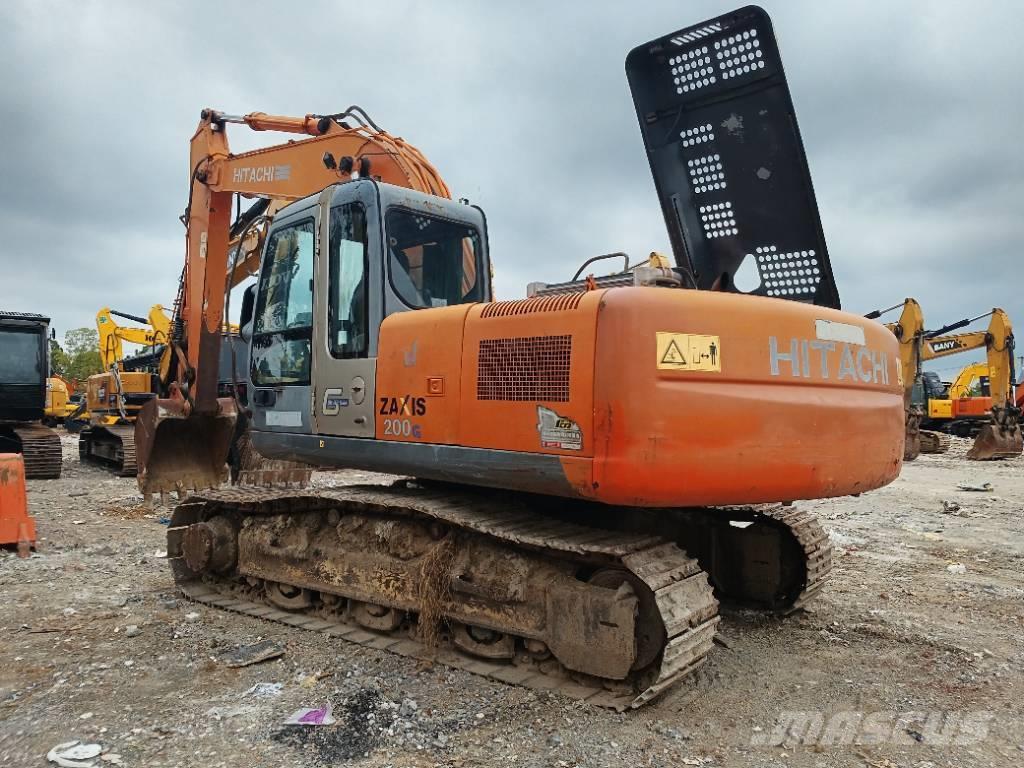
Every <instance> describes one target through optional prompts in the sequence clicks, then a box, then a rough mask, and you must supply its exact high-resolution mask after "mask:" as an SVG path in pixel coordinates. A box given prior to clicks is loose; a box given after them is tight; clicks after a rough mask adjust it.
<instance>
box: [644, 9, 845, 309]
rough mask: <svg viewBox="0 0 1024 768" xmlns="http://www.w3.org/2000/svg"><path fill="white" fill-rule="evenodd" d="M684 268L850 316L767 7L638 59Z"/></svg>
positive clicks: (655, 161)
mask: <svg viewBox="0 0 1024 768" xmlns="http://www.w3.org/2000/svg"><path fill="white" fill-rule="evenodd" d="M626 74H627V76H628V78H629V86H630V89H631V90H632V92H633V103H634V104H635V105H636V111H637V117H638V118H639V119H640V129H641V131H642V133H643V137H644V144H645V146H646V147H647V156H648V159H649V160H650V163H651V172H652V173H653V174H654V184H655V186H656V187H657V190H658V197H659V199H660V201H661V206H662V211H663V212H664V214H665V221H666V223H667V225H668V231H669V237H670V238H671V242H672V250H673V252H674V254H675V258H676V263H677V264H678V265H679V266H681V267H684V268H686V269H689V270H690V271H692V272H693V273H694V275H695V277H696V280H697V286H698V287H699V288H705V289H708V288H713V287H735V288H736V289H737V290H740V291H742V292H744V293H754V294H759V295H762V296H777V297H780V298H786V299H796V300H798V301H807V302H814V303H815V304H822V305H825V306H830V307H836V308H838V307H839V293H838V291H837V290H836V285H835V281H834V280H833V278H832V267H831V264H830V263H829V258H828V250H827V249H826V247H825V236H824V233H823V232H822V229H821V219H820V217H819V215H818V206H817V203H816V202H815V199H814V188H813V187H812V185H811V176H810V172H809V171H808V169H807V158H806V156H805V154H804V148H803V143H802V142H801V140H800V131H799V129H798V127H797V123H796V114H795V113H794V111H793V103H792V100H791V99H790V95H789V86H788V85H787V84H786V76H785V74H784V72H783V71H782V62H781V60H780V58H779V51H778V47H777V46H776V43H775V35H774V34H773V33H772V26H771V20H770V19H769V18H768V14H767V13H765V12H764V11H763V10H761V9H760V8H757V7H755V6H748V7H746V8H742V9H740V10H738V11H735V12H733V13H729V14H725V15H724V16H720V17H718V18H716V19H712V20H710V21H707V22H704V23H702V24H699V25H697V26H694V27H689V28H688V29H684V30H681V31H679V32H675V33H673V34H671V35H667V36H666V37H662V38H660V39H658V40H654V41H652V42H650V43H646V44H645V45H641V46H639V47H638V48H635V49H634V50H633V51H631V52H630V54H629V56H628V57H627V58H626Z"/></svg>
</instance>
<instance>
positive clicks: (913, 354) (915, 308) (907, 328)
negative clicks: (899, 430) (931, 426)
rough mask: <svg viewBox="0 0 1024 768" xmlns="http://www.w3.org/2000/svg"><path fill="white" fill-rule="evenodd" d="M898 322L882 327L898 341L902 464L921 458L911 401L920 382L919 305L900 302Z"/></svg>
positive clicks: (874, 315)
mask: <svg viewBox="0 0 1024 768" xmlns="http://www.w3.org/2000/svg"><path fill="white" fill-rule="evenodd" d="M900 306H901V305H899V304H897V305H895V306H892V307H889V308H888V309H882V310H876V311H874V312H869V313H868V314H867V315H865V317H867V318H868V319H869V320H876V319H878V318H879V317H881V316H882V315H883V314H885V313H886V312H890V311H892V310H894V309H898V308H899V307H900ZM902 307H903V309H902V311H901V312H900V319H899V320H898V321H897V322H895V323H886V324H885V327H886V328H888V329H889V330H890V331H892V333H893V335H894V336H895V337H896V338H897V339H898V340H899V343H900V352H899V361H900V371H901V372H902V376H903V408H904V411H905V412H906V439H905V441H904V444H903V460H904V461H913V460H914V459H916V458H917V457H918V456H919V455H920V454H921V420H922V418H924V412H923V411H922V409H921V408H920V407H919V406H917V405H915V403H914V399H913V393H914V384H916V383H917V382H918V381H919V380H920V378H921V346H922V342H923V340H924V335H925V330H924V313H923V312H922V311H921V305H920V304H919V303H918V302H917V301H916V300H915V299H911V298H907V299H904V300H903V304H902Z"/></svg>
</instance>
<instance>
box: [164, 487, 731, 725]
mask: <svg viewBox="0 0 1024 768" xmlns="http://www.w3.org/2000/svg"><path fill="white" fill-rule="evenodd" d="M339 506H343V507H344V508H345V509H347V510H352V509H358V510H361V511H367V512H370V513H380V512H386V513H387V514H388V515H389V516H393V515H396V514H398V515H403V516H407V517H409V518H410V519H412V518H417V519H421V520H422V519H428V520H433V521H437V522H440V523H443V524H445V525H447V526H452V527H455V528H458V529H461V530H462V531H463V532H464V533H466V534H471V535H474V536H478V537H485V538H487V539H490V540H493V541H497V542H501V543H502V544H504V545H509V546H513V547H516V548H520V549H522V550H524V551H529V552H532V553H540V554H542V555H544V556H545V557H548V558H556V559H562V560H565V559H569V560H573V561H576V562H584V563H588V564H592V565H593V566H595V567H607V566H614V567H616V568H620V569H624V570H627V571H628V572H629V573H630V574H632V576H633V577H634V578H635V579H636V580H637V581H638V582H641V583H642V584H643V585H645V586H646V588H647V589H649V590H650V593H651V594H652V595H653V600H654V604H655V605H656V607H657V612H658V616H659V619H660V621H661V622H662V623H663V624H664V628H665V636H666V640H665V643H664V645H663V647H662V649H661V650H660V652H659V653H658V657H659V658H658V662H657V665H658V666H657V669H656V671H655V672H651V671H648V672H646V673H645V674H644V685H643V687H642V688H640V689H638V690H623V684H622V681H604V680H601V679H599V678H593V677H589V676H579V675H573V674H571V673H568V674H567V673H566V672H565V670H564V669H557V668H556V669H551V665H546V666H545V665H543V664H539V665H530V664H527V665H518V664H515V663H509V662H505V661H495V660H493V659H482V658H479V657H476V656H470V655H467V654H465V653H463V652H462V651H461V650H459V649H457V648H455V647H454V646H453V645H451V644H444V645H442V646H441V647H439V648H430V647H427V646H425V645H423V644H421V643H420V642H418V641H416V640H413V639H411V638H410V637H409V633H408V632H407V631H406V632H403V631H401V630H399V631H396V632H392V633H381V632H373V631H370V630H368V629H366V628H364V627H362V626H359V625H358V624H355V623H351V622H349V621H347V620H346V619H345V618H344V617H342V616H332V615H328V614H327V613H325V612H324V611H323V610H319V611H317V610H315V609H307V610H304V611H298V612H295V611H283V610H280V609H279V608H278V607H276V606H274V605H273V604H271V603H269V601H267V600H266V598H265V597H264V596H263V595H254V594H252V591H249V592H246V590H244V589H241V590H240V589H239V585H238V580H237V579H232V578H230V577H228V578H219V579H218V578H213V577H211V576H210V575H209V574H207V575H204V576H203V577H198V576H197V575H196V574H194V573H192V572H191V570H190V569H189V567H188V566H187V564H186V563H185V560H184V556H183V546H182V544H183V539H184V532H185V531H186V529H187V526H189V525H190V524H192V523H196V522H199V521H202V520H206V519H209V518H210V517H212V516H214V515H224V514H232V515H241V516H242V517H247V518H252V517H259V516H264V515H280V514H297V513H308V512H310V511H322V512H323V513H325V514H326V513H327V512H328V511H329V510H334V509H337V508H338V507H339ZM168 557H169V559H170V561H171V565H172V568H173V570H174V574H175V580H176V581H177V582H178V585H179V587H180V588H181V590H182V592H183V593H184V594H185V595H186V596H188V597H190V598H191V599H193V600H196V601H197V602H201V603H205V604H208V605H211V606H214V607H219V608H223V609H225V610H230V611H235V612H238V613H244V614H246V615H250V616H256V617H259V618H265V619H269V620H272V621H279V622H282V623H285V624H289V625H291V626H296V627H300V628H303V629H308V630H311V631H320V632H325V633H327V634H329V635H333V636H337V637H343V638H345V639H346V640H349V641H350V642H355V643H358V644H360V645H365V646H368V647H373V648H378V649H381V650H388V651H391V652H393V653H397V654H399V655H403V656H411V657H414V658H432V659H436V660H437V661H439V662H441V663H444V664H446V665H449V666H452V667H456V668H460V669H465V670H468V671H470V672H473V673H475V674H478V675H481V676H483V677H487V678H489V679H493V680H497V681H500V682H504V683H509V684H515V685H522V686H525V687H528V688H534V689H539V690H557V691H559V692H561V693H563V694H565V695H567V696H570V697H573V698H577V699H581V700H584V701H587V702H588V703H592V704H595V705H597V706H602V707H610V708H613V709H616V710H624V709H628V708H635V707H639V706H641V705H643V704H644V703H646V702H648V701H650V700H651V699H653V698H655V697H656V696H658V695H659V694H660V693H662V692H663V691H665V690H666V689H667V688H669V687H671V686H672V685H673V684H675V683H677V682H679V681H680V680H682V679H683V678H685V677H686V676H687V675H688V674H690V673H691V672H692V671H693V670H695V669H696V668H697V667H698V666H699V665H700V664H701V663H703V661H704V660H705V658H706V656H707V654H708V653H709V652H710V651H711V648H712V646H713V638H714V634H715V630H716V627H717V624H718V621H719V617H718V602H717V600H716V599H715V597H714V595H713V592H712V589H711V586H710V585H709V583H708V578H707V574H705V573H704V572H703V571H702V570H701V568H700V566H699V565H698V564H697V562H696V561H695V560H694V559H693V558H690V557H688V556H687V555H686V553H685V552H683V551H682V550H680V549H679V548H678V547H677V546H676V545H675V544H674V543H672V542H670V541H666V540H665V539H663V538H660V537H657V536H650V535H644V534H635V533H632V534H631V533H623V532H610V531H606V530H598V529H595V528H591V527H587V526H581V525H576V524H573V523H569V522H563V521H559V520H553V519H551V518H549V517H545V516H540V515H537V514H533V513H531V512H530V511H529V510H527V509H525V508H524V507H523V506H522V505H520V504H515V503H508V502H502V501H498V502H496V501H495V500H494V495H493V494H489V495H488V494H482V493H479V492H475V491H466V492H460V493H452V492H445V493H442V492H438V491H436V490H419V489H412V488H400V487H397V486H395V487H390V488H388V487H382V486H370V487H366V486H363V487H356V486H353V487H348V488H341V489H333V490H327V491H320V492H296V491H291V492H289V491H287V490H281V491H270V490H267V491H264V490H257V489H246V488H233V489H225V490H222V491H214V492H208V493H202V494H200V495H197V496H193V497H191V498H190V499H189V500H187V501H185V502H183V503H182V504H179V505H178V507H177V508H176V509H175V511H174V515H173V517H172V520H171V525H170V528H169V530H168ZM299 586H302V585H299ZM382 602H384V601H383V600H382ZM557 666H558V665H556V667H557Z"/></svg>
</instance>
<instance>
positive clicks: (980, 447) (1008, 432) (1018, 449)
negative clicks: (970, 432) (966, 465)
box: [967, 405, 1024, 461]
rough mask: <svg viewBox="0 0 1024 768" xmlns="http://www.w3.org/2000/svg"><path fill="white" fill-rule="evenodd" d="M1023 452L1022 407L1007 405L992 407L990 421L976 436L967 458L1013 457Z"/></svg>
mask: <svg viewBox="0 0 1024 768" xmlns="http://www.w3.org/2000/svg"><path fill="white" fill-rule="evenodd" d="M1022 452H1024V440H1022V438H1021V431H1020V409H1019V408H1015V407H1013V406H1010V405H1006V406H1001V407H999V406H997V407H994V408H993V409H992V411H991V419H990V421H989V423H988V424H986V425H985V426H984V427H982V428H981V431H980V432H979V433H978V436H977V437H975V438H974V445H973V446H971V449H970V450H969V451H968V452H967V458H968V459H970V460H972V461H989V460H991V459H1012V458H1013V457H1014V456H1020V455H1021V453H1022Z"/></svg>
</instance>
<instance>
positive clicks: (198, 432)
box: [135, 398, 238, 500]
mask: <svg viewBox="0 0 1024 768" xmlns="http://www.w3.org/2000/svg"><path fill="white" fill-rule="evenodd" d="M217 404H218V409H217V412H216V413H214V414H206V413H188V409H187V408H186V407H185V406H186V403H185V401H183V400H180V399H177V398H160V399H154V400H150V401H149V402H148V403H146V405H145V406H143V408H142V410H141V411H139V415H138V418H137V419H136V420H135V450H136V460H137V462H138V467H139V475H138V479H139V488H140V489H141V491H142V494H143V496H144V497H145V498H146V499H147V500H148V499H149V498H150V497H151V496H152V494H153V493H166V492H168V491H178V492H179V493H183V492H185V491H188V490H199V489H203V488H217V487H218V486H220V485H221V484H222V483H224V482H225V481H226V480H227V479H228V464H227V459H228V452H229V451H230V449H231V443H232V440H233V439H234V436H235V422H236V420H237V418H238V414H237V410H236V408H235V401H234V400H232V399H231V398H218V400H217Z"/></svg>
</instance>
